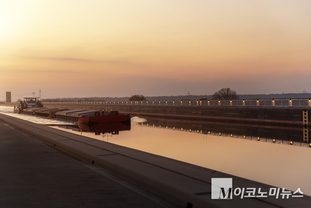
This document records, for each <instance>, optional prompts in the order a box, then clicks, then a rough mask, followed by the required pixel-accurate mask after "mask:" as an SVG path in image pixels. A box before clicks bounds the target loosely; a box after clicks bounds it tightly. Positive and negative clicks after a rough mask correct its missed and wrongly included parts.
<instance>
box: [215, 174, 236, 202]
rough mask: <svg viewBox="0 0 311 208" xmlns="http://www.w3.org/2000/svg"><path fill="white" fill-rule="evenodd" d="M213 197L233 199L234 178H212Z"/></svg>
mask: <svg viewBox="0 0 311 208" xmlns="http://www.w3.org/2000/svg"><path fill="white" fill-rule="evenodd" d="M211 188H212V194H211V197H212V199H232V178H212V187H211Z"/></svg>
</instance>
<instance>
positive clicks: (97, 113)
mask: <svg viewBox="0 0 311 208" xmlns="http://www.w3.org/2000/svg"><path fill="white" fill-rule="evenodd" d="M14 112H15V113H22V114H28V115H34V116H43V117H46V118H52V119H57V120H62V121H68V122H73V123H78V124H86V125H87V124H96V123H115V122H121V123H124V124H130V123H131V117H130V115H129V114H120V113H119V112H118V111H111V112H105V111H101V110H84V109H72V110H70V109H58V108H53V109H49V108H44V107H43V105H42V103H41V102H40V100H39V98H37V97H24V101H21V102H20V104H19V105H18V106H14Z"/></svg>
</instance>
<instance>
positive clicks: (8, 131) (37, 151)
mask: <svg viewBox="0 0 311 208" xmlns="http://www.w3.org/2000/svg"><path fill="white" fill-rule="evenodd" d="M88 166H92V167H88ZM105 175H107V176H108V177H109V173H107V172H106V171H104V170H103V169H101V168H99V167H95V166H94V165H89V164H86V163H84V162H83V161H78V160H76V159H73V158H72V157H69V156H68V155H66V154H64V153H62V152H60V151H58V150H56V149H55V148H51V147H49V146H47V145H45V144H43V143H41V142H40V141H38V140H36V139H34V138H32V137H31V136H29V135H27V134H25V133H21V132H20V131H18V130H17V129H15V128H13V127H11V126H9V125H7V124H5V123H3V122H1V121H0V207H6V208H9V207H40V208H41V207H75V208H78V207H150V208H152V207H162V206H160V205H159V204H158V203H155V202H154V201H152V200H159V203H165V201H161V199H158V198H157V197H155V196H152V195H151V196H150V195H148V192H144V191H142V190H140V189H137V191H141V192H142V193H143V194H146V195H148V196H149V197H151V198H152V199H149V198H147V197H145V196H142V195H141V194H138V193H137V192H135V191H133V190H132V189H136V188H135V187H134V188H132V189H130V188H127V187H125V186H123V185H121V184H120V183H125V184H128V183H127V182H124V181H123V182H122V180H120V179H116V180H118V181H119V182H120V181H121V182H120V183H118V182H116V181H115V180H112V179H110V178H108V177H106V176H105ZM112 177H113V176H112ZM166 205H168V206H169V204H166Z"/></svg>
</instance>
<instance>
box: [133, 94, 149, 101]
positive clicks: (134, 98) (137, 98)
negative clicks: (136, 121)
mask: <svg viewBox="0 0 311 208" xmlns="http://www.w3.org/2000/svg"><path fill="white" fill-rule="evenodd" d="M145 100H146V98H145V96H143V95H132V96H131V97H130V98H129V101H145Z"/></svg>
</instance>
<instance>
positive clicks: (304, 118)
mask: <svg viewBox="0 0 311 208" xmlns="http://www.w3.org/2000/svg"><path fill="white" fill-rule="evenodd" d="M302 123H303V132H302V133H303V136H302V138H303V141H304V142H309V135H308V111H307V110H306V111H302Z"/></svg>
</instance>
